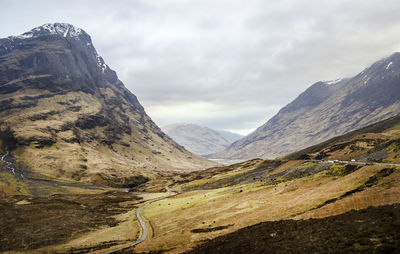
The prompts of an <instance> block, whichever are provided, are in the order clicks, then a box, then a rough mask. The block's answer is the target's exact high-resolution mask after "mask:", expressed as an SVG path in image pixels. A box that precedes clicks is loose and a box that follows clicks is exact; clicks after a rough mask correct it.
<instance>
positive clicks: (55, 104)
mask: <svg viewBox="0 0 400 254" xmlns="http://www.w3.org/2000/svg"><path fill="white" fill-rule="evenodd" d="M0 143H2V144H3V145H2V146H3V147H4V148H9V149H12V155H13V157H14V158H15V159H16V160H17V161H18V162H19V163H20V164H21V165H23V167H24V168H29V171H30V172H31V173H33V174H36V175H40V176H44V177H50V178H57V179H66V180H71V179H72V180H76V181H80V182H88V183H94V184H102V185H113V186H116V185H118V186H121V185H122V186H134V185H136V184H138V183H140V182H143V181H146V179H149V178H152V177H156V176H157V175H159V174H163V173H168V172H171V171H173V170H175V169H185V170H190V169H200V168H203V167H207V166H212V165H214V164H212V163H211V162H209V161H206V160H205V159H202V158H201V157H199V156H196V155H193V154H191V153H190V152H188V151H186V150H185V149H184V148H183V147H182V146H180V145H178V144H176V143H175V142H174V141H173V140H172V139H170V138H169V137H168V136H167V135H165V134H164V133H163V132H162V131H161V130H160V128H159V127H158V126H157V125H156V124H155V123H154V122H153V121H152V120H151V119H150V117H149V116H148V115H147V114H146V113H145V111H144V109H143V107H142V106H141V105H140V103H139V101H138V100H137V98H136V96H135V95H133V94H132V93H131V92H130V91H129V90H128V89H126V88H125V86H124V85H123V83H122V82H121V81H120V80H118V77H117V75H116V73H115V72H114V71H113V70H111V69H110V68H109V67H108V66H107V65H106V64H105V62H104V60H103V59H102V58H101V57H100V56H99V55H98V53H97V51H96V49H95V48H94V46H93V44H92V40H91V38H90V36H89V35H88V34H87V33H86V32H85V31H84V30H82V29H80V28H76V27H74V26H72V25H69V24H64V23H54V24H45V25H43V26H40V27H37V28H34V29H32V30H31V31H29V32H26V33H24V34H22V35H20V36H10V37H8V38H4V39H0ZM0 146H1V144H0Z"/></svg>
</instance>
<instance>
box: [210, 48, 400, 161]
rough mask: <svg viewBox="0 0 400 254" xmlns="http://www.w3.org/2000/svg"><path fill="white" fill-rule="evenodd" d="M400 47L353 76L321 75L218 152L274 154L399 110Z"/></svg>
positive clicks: (226, 154) (250, 155)
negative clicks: (331, 77)
mask: <svg viewBox="0 0 400 254" xmlns="http://www.w3.org/2000/svg"><path fill="white" fill-rule="evenodd" d="M399 95H400V53H395V54H393V55H391V56H390V57H388V58H385V59H382V60H380V61H378V62H376V63H374V64H372V65H371V66H370V67H368V68H366V69H365V70H363V71H362V72H361V73H359V74H358V75H356V76H355V77H353V78H347V79H338V80H334V81H320V82H317V83H315V84H313V85H312V86H311V87H310V88H308V89H307V90H306V91H305V92H303V93H302V94H300V95H299V96H298V97H297V98H296V99H295V100H294V101H293V102H291V103H289V104H288V105H287V106H285V107H284V108H282V109H281V110H280V111H279V112H278V114H276V115H275V116H274V117H272V118H271V119H270V120H269V121H268V122H267V123H265V124H264V125H262V126H261V127H259V128H258V129H257V130H255V131H254V132H253V133H251V134H249V135H248V136H246V137H245V138H243V139H241V140H239V141H237V142H235V143H233V144H232V145H231V146H229V147H228V148H227V149H226V150H225V151H223V152H221V153H219V154H216V155H214V157H216V158H226V159H245V158H255V157H261V158H273V157H276V156H281V155H285V154H288V153H292V152H294V151H296V150H299V149H302V148H305V147H308V146H310V145H314V144H317V143H320V142H322V141H324V140H327V139H329V138H332V137H334V136H338V135H341V134H344V133H347V132H349V131H352V130H355V129H359V128H362V127H365V126H367V125H370V124H372V123H376V122H379V121H381V120H384V119H387V118H389V117H391V116H394V115H396V114H398V113H400V97H399Z"/></svg>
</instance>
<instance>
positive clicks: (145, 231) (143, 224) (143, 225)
mask: <svg viewBox="0 0 400 254" xmlns="http://www.w3.org/2000/svg"><path fill="white" fill-rule="evenodd" d="M165 190H166V191H167V194H168V195H167V196H165V197H162V198H157V199H155V200H152V201H149V202H147V203H145V204H143V205H142V206H140V207H139V208H138V209H137V210H136V217H137V218H138V221H139V223H140V227H141V228H142V235H141V237H140V238H139V239H138V240H136V241H135V242H133V243H131V244H129V245H127V246H124V247H120V248H117V249H114V250H110V251H107V252H104V254H110V253H117V252H119V251H122V250H125V249H128V248H131V247H133V246H136V245H138V244H139V243H142V242H144V241H145V240H146V238H147V235H148V233H149V229H148V227H147V225H146V222H145V220H144V219H143V217H142V214H141V212H142V210H143V209H144V208H145V207H146V206H148V205H150V204H152V203H154V202H156V201H160V200H163V199H166V198H168V197H170V196H171V193H172V191H171V189H170V188H169V187H168V186H165Z"/></svg>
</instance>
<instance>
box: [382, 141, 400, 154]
mask: <svg viewBox="0 0 400 254" xmlns="http://www.w3.org/2000/svg"><path fill="white" fill-rule="evenodd" d="M398 150H399V146H398V144H397V143H396V142H393V143H392V144H391V145H390V146H388V147H387V148H386V149H385V151H386V152H387V153H393V152H397V151H398Z"/></svg>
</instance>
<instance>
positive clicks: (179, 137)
mask: <svg viewBox="0 0 400 254" xmlns="http://www.w3.org/2000/svg"><path fill="white" fill-rule="evenodd" d="M162 129H163V131H164V132H165V133H167V134H168V135H169V136H170V137H171V138H172V139H174V140H175V141H176V142H177V143H178V144H181V145H183V146H184V147H185V148H186V149H188V150H189V151H191V152H193V153H195V154H200V155H203V156H204V155H208V154H211V153H216V152H219V151H222V150H224V149H225V148H226V147H228V146H229V145H230V144H231V143H232V142H233V141H232V140H233V139H236V140H237V137H238V136H240V135H239V134H236V133H232V132H228V131H217V130H212V129H210V128H207V127H203V126H199V125H196V124H171V125H167V126H164V127H162Z"/></svg>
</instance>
